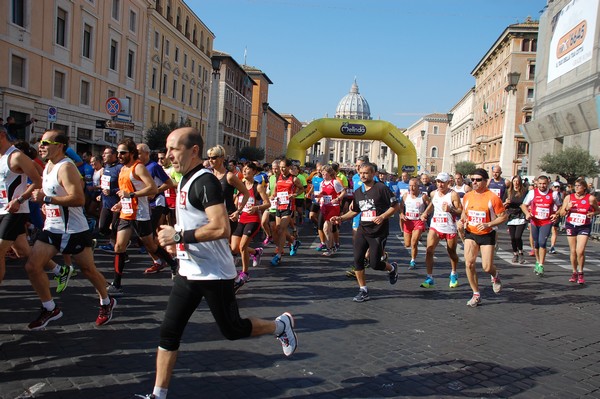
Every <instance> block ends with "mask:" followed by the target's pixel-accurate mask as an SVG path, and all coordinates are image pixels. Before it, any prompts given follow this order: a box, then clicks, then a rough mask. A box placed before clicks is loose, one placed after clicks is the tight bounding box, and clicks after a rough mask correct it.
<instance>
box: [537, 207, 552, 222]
mask: <svg viewBox="0 0 600 399" xmlns="http://www.w3.org/2000/svg"><path fill="white" fill-rule="evenodd" d="M535 218H536V219H538V220H546V219H550V209H549V208H539V207H537V208H535Z"/></svg>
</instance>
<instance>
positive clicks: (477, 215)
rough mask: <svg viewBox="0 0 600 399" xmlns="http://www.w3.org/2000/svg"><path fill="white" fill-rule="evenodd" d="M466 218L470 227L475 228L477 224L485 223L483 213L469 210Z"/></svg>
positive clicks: (484, 214)
mask: <svg viewBox="0 0 600 399" xmlns="http://www.w3.org/2000/svg"><path fill="white" fill-rule="evenodd" d="M467 216H468V218H469V225H470V226H477V225H478V224H481V223H485V222H486V213H485V211H474V210H472V209H471V210H469V211H468V212H467Z"/></svg>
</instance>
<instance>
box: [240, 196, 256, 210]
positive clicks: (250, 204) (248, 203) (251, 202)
mask: <svg viewBox="0 0 600 399" xmlns="http://www.w3.org/2000/svg"><path fill="white" fill-rule="evenodd" d="M253 206H254V197H250V198H248V201H246V205H244V209H243V212H246V213H248V212H250V208H252V207H253Z"/></svg>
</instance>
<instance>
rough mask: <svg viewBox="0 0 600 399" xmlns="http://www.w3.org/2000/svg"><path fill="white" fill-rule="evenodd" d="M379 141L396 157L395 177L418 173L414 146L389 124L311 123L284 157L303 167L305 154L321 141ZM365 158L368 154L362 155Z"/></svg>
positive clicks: (384, 122) (295, 138)
mask: <svg viewBox="0 0 600 399" xmlns="http://www.w3.org/2000/svg"><path fill="white" fill-rule="evenodd" d="M325 137H327V138H333V139H346V140H381V141H383V142H384V143H385V144H386V145H387V146H388V147H390V149H391V150H392V151H393V152H394V153H396V156H397V157H398V159H397V161H398V162H397V165H399V167H398V174H402V172H403V171H406V172H408V173H409V174H410V175H416V172H417V151H416V150H415V146H414V145H413V143H412V142H411V141H410V140H409V139H408V137H406V136H405V135H404V134H403V133H402V132H401V131H400V130H398V128H397V127H396V126H394V125H392V124H391V123H390V122H386V121H381V120H376V121H373V120H362V119H360V120H359V119H337V118H335V119H334V118H322V119H317V120H315V121H313V122H311V123H310V124H309V125H308V126H306V127H305V128H303V129H302V130H300V131H299V132H298V133H297V134H295V135H294V137H292V139H291V140H290V143H289V144H288V148H287V153H286V156H287V157H288V158H289V159H297V160H300V162H301V163H302V164H304V162H305V159H306V150H307V148H309V147H310V146H312V145H313V144H314V143H316V142H317V141H319V140H321V139H322V138H325ZM365 155H368V154H365Z"/></svg>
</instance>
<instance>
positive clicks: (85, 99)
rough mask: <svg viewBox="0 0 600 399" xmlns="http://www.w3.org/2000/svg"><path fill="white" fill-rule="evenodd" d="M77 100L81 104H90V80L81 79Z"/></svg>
mask: <svg viewBox="0 0 600 399" xmlns="http://www.w3.org/2000/svg"><path fill="white" fill-rule="evenodd" d="M79 102H80V103H81V104H82V105H90V82H86V81H85V80H82V81H81V93H80V99H79Z"/></svg>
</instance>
